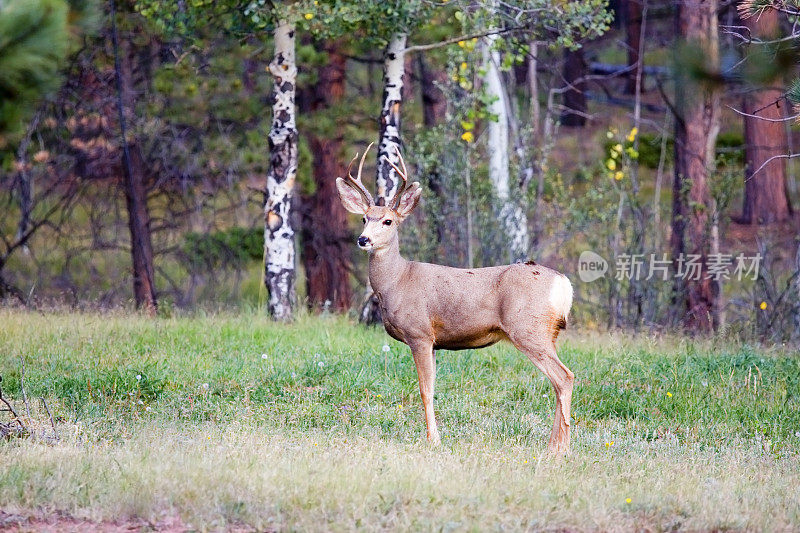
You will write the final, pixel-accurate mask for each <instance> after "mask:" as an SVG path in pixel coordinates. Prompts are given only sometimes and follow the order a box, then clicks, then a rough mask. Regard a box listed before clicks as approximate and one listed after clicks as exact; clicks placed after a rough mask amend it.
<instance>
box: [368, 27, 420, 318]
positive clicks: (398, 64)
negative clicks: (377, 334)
mask: <svg viewBox="0 0 800 533" xmlns="http://www.w3.org/2000/svg"><path fill="white" fill-rule="evenodd" d="M407 38H408V35H407V34H405V33H396V34H394V35H393V36H392V38H391V40H390V41H389V44H388V45H387V46H386V52H385V53H384V56H383V107H382V108H381V117H380V137H379V139H378V165H377V173H376V176H375V185H376V188H377V191H376V192H377V194H376V195H375V202H376V203H377V204H378V205H386V204H387V203H388V202H389V200H390V199H391V197H392V196H393V195H394V193H395V190H397V185H398V182H399V181H400V177H399V176H398V175H397V172H396V171H395V170H394V169H393V168H392V166H391V165H390V164H389V163H387V162H386V159H385V158H388V159H389V160H390V161H391V162H392V163H394V164H395V165H398V166H399V165H400V158H399V157H397V150H399V149H400V107H401V104H402V102H403V74H405V56H406V52H405V49H406V39H407ZM360 320H361V322H363V323H366V324H377V323H380V322H381V311H380V307H379V305H378V299H377V298H376V297H375V295H374V293H373V291H372V287H371V286H370V284H369V280H367V288H366V296H365V298H364V305H363V306H362V308H361V314H360Z"/></svg>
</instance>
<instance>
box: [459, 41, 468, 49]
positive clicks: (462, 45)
mask: <svg viewBox="0 0 800 533" xmlns="http://www.w3.org/2000/svg"><path fill="white" fill-rule="evenodd" d="M456 44H458V46H460V47H461V48H464V45H466V44H467V43H465V42H464V41H458V43H456Z"/></svg>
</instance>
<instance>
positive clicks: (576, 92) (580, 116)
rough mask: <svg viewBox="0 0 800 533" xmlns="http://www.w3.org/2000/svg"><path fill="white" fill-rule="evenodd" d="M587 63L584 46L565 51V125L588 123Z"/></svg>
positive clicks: (581, 125) (576, 125)
mask: <svg viewBox="0 0 800 533" xmlns="http://www.w3.org/2000/svg"><path fill="white" fill-rule="evenodd" d="M585 71H586V64H585V62H584V60H583V48H578V49H577V50H566V51H565V52H564V87H565V89H566V91H565V92H564V111H563V112H562V113H561V124H562V125H564V126H572V127H583V126H585V125H586V111H587V109H588V108H587V107H586V94H584V90H585V83H584V82H583V77H584V73H585Z"/></svg>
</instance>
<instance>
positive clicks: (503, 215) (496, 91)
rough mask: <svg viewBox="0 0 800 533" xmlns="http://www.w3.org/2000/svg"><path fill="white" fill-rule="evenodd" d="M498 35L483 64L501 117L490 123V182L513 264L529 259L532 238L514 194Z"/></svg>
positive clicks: (491, 109)
mask: <svg viewBox="0 0 800 533" xmlns="http://www.w3.org/2000/svg"><path fill="white" fill-rule="evenodd" d="M496 39H497V36H496V35H492V36H489V37H486V39H485V42H484V48H483V63H484V70H485V71H486V74H485V75H484V82H485V83H486V93H487V95H489V96H490V97H491V98H492V103H491V104H489V108H488V111H489V112H490V113H491V114H492V115H494V116H495V117H497V119H496V120H492V121H489V124H488V126H487V137H488V143H489V179H491V181H492V185H494V190H495V194H496V195H497V199H498V201H499V203H500V212H499V217H500V222H501V227H502V228H503V235H502V236H501V238H503V239H506V240H507V242H508V245H507V246H506V249H507V250H508V255H509V257H508V258H507V259H508V260H509V261H511V262H514V261H517V260H520V259H526V258H527V254H528V246H529V244H530V243H529V238H528V223H527V220H525V213H524V211H523V210H522V208H521V207H520V205H519V204H518V203H517V202H516V198H517V197H518V195H519V193H518V191H517V190H516V189H515V191H514V194H513V196H512V194H511V185H510V181H511V178H510V176H509V141H508V121H509V116H508V114H509V104H508V97H507V95H506V90H505V86H504V84H503V79H502V77H501V74H500V68H499V65H500V54H499V52H498V51H497V50H493V49H492V48H493V44H494V42H495V40H496Z"/></svg>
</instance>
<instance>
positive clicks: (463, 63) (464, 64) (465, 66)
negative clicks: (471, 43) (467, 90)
mask: <svg viewBox="0 0 800 533" xmlns="http://www.w3.org/2000/svg"><path fill="white" fill-rule="evenodd" d="M458 68H460V69H461V70H467V63H466V61H464V62H462V63H461V64H460V65H459V66H458Z"/></svg>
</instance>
